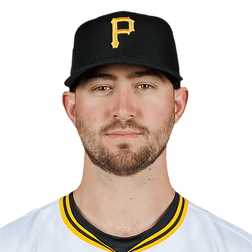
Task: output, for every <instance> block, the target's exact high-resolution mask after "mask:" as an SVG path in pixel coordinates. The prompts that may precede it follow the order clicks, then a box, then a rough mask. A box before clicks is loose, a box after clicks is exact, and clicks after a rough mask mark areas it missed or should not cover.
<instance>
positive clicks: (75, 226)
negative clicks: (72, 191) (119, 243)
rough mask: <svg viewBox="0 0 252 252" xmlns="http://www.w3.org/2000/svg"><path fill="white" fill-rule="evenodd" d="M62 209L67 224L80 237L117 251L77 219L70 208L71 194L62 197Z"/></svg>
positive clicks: (93, 243) (103, 247)
mask: <svg viewBox="0 0 252 252" xmlns="http://www.w3.org/2000/svg"><path fill="white" fill-rule="evenodd" d="M60 211H61V216H62V219H63V221H64V222H65V224H66V226H67V227H68V228H69V229H70V230H71V231H72V232H73V233H74V234H75V235H76V236H78V237H79V238H80V239H82V240H83V241H85V242H87V243H89V244H92V245H94V246H96V247H98V248H101V249H103V250H106V251H113V252H116V251H115V250H114V249H112V248H110V247H109V246H107V245H106V244H105V243H103V242H101V241H100V240H99V239H98V238H97V237H96V236H95V235H93V234H92V233H90V232H89V231H88V230H86V229H85V228H84V227H83V226H81V225H80V224H79V223H78V222H77V221H76V219H75V218H74V216H73V213H72V211H71V208H70V203H69V195H67V196H65V197H62V198H61V199H60Z"/></svg>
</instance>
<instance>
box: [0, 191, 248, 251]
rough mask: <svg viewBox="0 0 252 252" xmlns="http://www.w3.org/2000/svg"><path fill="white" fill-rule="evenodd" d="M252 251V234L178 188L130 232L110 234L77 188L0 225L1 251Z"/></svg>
mask: <svg viewBox="0 0 252 252" xmlns="http://www.w3.org/2000/svg"><path fill="white" fill-rule="evenodd" d="M104 250H105V251H116V252H126V251H129V252H130V251H132V252H133V251H153V252H154V251H156V252H162V251H166V252H167V251H172V252H210V251H211V252H252V236H251V235H249V234H248V233H246V232H244V231H243V230H241V229H239V228H237V227H235V226H234V225H232V224H230V223H228V222H226V221H223V220H221V219H220V218H218V217H216V216H214V215H212V214H211V213H209V212H208V211H206V210H204V209H202V208H200V207H198V206H196V205H194V204H193V203H191V202H188V201H187V200H186V199H184V198H183V197H181V196H180V195H179V194H178V193H176V196H175V198H174V200H173V202H172V203H171V205H170V206H169V208H168V209H167V211H166V212H165V214H164V215H163V216H162V218H161V219H160V220H159V221H158V222H157V224H156V225H155V226H153V227H152V228H150V229H149V230H147V231H145V232H143V233H141V234H139V235H136V236H133V237H128V238H120V237H115V236H111V235H108V234H106V233H104V232H102V231H100V230H98V229H97V228H95V227H94V226H92V225H91V224H90V223H89V222H88V221H87V220H85V219H84V217H83V216H82V215H81V214H80V213H79V211H78V209H77V207H76V205H75V202H74V199H73V194H72V193H71V194H69V195H67V196H65V197H63V198H61V199H60V200H57V201H55V202H53V203H51V204H49V205H47V206H45V207H43V208H40V209H38V210H35V211H33V212H31V213H30V214H27V215H25V216H24V217H22V218H20V219H18V220H16V221H14V222H12V223H10V224H8V225H7V226H5V227H3V228H2V229H0V251H1V252H102V251H104Z"/></svg>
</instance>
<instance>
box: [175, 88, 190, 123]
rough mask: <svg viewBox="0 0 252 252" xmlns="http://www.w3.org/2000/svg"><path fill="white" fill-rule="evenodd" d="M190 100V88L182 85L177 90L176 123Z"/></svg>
mask: <svg viewBox="0 0 252 252" xmlns="http://www.w3.org/2000/svg"><path fill="white" fill-rule="evenodd" d="M187 100H188V90H187V88H185V87H181V88H179V89H176V90H175V123H177V122H178V120H179V119H180V117H181V116H182V115H183V113H184V110H185V108H186V104H187Z"/></svg>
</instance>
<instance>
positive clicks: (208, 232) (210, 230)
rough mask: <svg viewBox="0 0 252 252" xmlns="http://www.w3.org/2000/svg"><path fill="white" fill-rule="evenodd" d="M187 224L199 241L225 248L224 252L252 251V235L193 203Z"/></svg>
mask: <svg viewBox="0 0 252 252" xmlns="http://www.w3.org/2000/svg"><path fill="white" fill-rule="evenodd" d="M185 223H186V224H187V225H188V227H189V226H190V227H191V228H190V229H191V230H193V233H194V235H195V237H198V238H197V239H202V240H205V242H208V243H211V244H215V245H216V246H218V247H223V248H225V249H226V250H223V251H240V252H241V251H252V236H251V235H250V234H248V233H247V232H245V231H244V230H242V229H240V228H238V227H237V226H235V225H233V224H231V223H229V222H227V221H225V220H223V219H221V218H219V217H217V216H215V215H214V214H212V213H210V212H209V211H207V210H205V209H203V208H201V207H199V206H197V205H195V204H193V203H191V202H189V204H188V211H187V216H186V220H185ZM213 246H214V245H213Z"/></svg>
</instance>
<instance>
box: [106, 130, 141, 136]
mask: <svg viewBox="0 0 252 252" xmlns="http://www.w3.org/2000/svg"><path fill="white" fill-rule="evenodd" d="M109 135H110V136H113V135H120V136H124V135H139V133H137V132H135V131H131V130H116V131H114V132H112V133H110V134H109Z"/></svg>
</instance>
